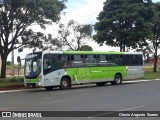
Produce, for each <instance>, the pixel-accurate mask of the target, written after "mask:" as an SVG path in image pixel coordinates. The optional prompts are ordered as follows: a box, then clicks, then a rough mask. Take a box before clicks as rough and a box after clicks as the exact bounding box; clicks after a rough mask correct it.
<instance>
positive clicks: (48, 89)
mask: <svg viewBox="0 0 160 120" xmlns="http://www.w3.org/2000/svg"><path fill="white" fill-rule="evenodd" d="M45 89H46V90H47V91H51V90H52V89H53V87H45Z"/></svg>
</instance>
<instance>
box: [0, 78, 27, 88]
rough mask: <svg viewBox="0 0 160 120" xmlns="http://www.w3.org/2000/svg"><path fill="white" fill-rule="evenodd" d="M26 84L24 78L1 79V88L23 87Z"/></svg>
mask: <svg viewBox="0 0 160 120" xmlns="http://www.w3.org/2000/svg"><path fill="white" fill-rule="evenodd" d="M23 84H24V79H23V78H3V79H0V88H5V87H10V86H21V85H23Z"/></svg>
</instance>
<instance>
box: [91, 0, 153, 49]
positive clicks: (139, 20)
mask: <svg viewBox="0 0 160 120" xmlns="http://www.w3.org/2000/svg"><path fill="white" fill-rule="evenodd" d="M151 5H152V1H151V0H145V1H144V0H134V1H133V0H107V1H106V2H105V3H104V8H103V11H102V12H100V14H99V16H98V18H97V19H98V20H99V22H97V23H96V24H95V30H96V32H97V33H96V35H95V36H94V39H95V41H96V42H97V43H98V44H100V45H103V44H104V43H105V44H107V45H110V46H114V47H120V51H124V52H125V51H126V47H133V48H136V47H137V44H136V43H138V42H139V40H140V39H143V38H144V37H146V35H149V34H150V31H149V29H148V28H149V25H148V22H147V21H148V20H146V18H147V19H150V18H151V17H152V16H153V11H151V9H150V8H151V7H150V6H151Z"/></svg>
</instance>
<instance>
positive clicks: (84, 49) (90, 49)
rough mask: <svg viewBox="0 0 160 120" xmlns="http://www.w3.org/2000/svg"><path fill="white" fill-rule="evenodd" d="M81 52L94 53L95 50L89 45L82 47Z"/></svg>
mask: <svg viewBox="0 0 160 120" xmlns="http://www.w3.org/2000/svg"><path fill="white" fill-rule="evenodd" d="M80 51H93V48H92V47H91V46H89V45H83V46H81V48H80Z"/></svg>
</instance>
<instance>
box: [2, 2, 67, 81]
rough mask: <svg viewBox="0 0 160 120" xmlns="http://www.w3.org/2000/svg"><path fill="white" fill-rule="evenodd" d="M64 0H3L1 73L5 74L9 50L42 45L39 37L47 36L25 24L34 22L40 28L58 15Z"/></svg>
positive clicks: (54, 19)
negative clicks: (29, 28)
mask: <svg viewBox="0 0 160 120" xmlns="http://www.w3.org/2000/svg"><path fill="white" fill-rule="evenodd" d="M64 2H65V0H62V1H59V0H4V1H3V5H1V7H0V55H1V56H3V57H2V69H1V77H2V78H3V77H5V70H6V60H7V57H8V55H9V53H10V52H11V51H12V50H14V49H18V48H20V50H22V48H24V47H30V48H31V47H33V48H35V47H42V41H43V40H44V39H45V40H48V39H49V37H46V36H44V34H42V33H40V32H37V33H35V32H33V31H31V30H28V29H27V27H28V26H31V25H32V24H34V23H36V24H38V25H40V27H41V28H42V29H45V28H46V27H45V25H46V24H51V23H52V22H56V21H58V20H59V19H60V15H59V14H60V12H61V11H62V10H63V9H64V8H65V5H64Z"/></svg>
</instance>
